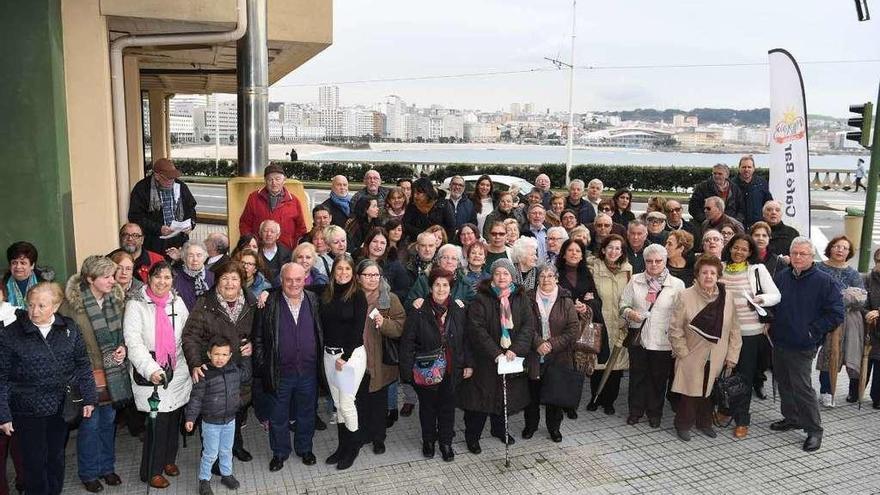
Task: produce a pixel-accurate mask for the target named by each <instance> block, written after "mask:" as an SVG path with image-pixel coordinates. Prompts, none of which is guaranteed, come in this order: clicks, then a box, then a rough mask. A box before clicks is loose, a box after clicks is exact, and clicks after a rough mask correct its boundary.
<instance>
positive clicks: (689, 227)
mask: <svg viewBox="0 0 880 495" xmlns="http://www.w3.org/2000/svg"><path fill="white" fill-rule="evenodd" d="M663 209H664V210H665V213H666V230H668V231H670V232H672V231H673V230H684V231H686V232H689V233H690V234H691V235H692V236H694V241H695V242H696V244H698V245H699V237H700V235H699V234H700V229H698V228H697V226H696V225H694V224H693V222H690V221H688V220H685V219H684V216H683V214H682V213H683V212H682V207H681V203H679V202H678V201H677V200H674V199H670V200H669V201H667V202H666V205H665V206H664V208H663Z"/></svg>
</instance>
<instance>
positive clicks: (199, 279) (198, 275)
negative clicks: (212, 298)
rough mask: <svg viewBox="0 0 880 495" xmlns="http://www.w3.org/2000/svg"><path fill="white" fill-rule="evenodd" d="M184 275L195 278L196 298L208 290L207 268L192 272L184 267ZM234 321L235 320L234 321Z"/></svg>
mask: <svg viewBox="0 0 880 495" xmlns="http://www.w3.org/2000/svg"><path fill="white" fill-rule="evenodd" d="M183 273H186V274H187V275H189V276H190V277H192V278H193V288H194V291H195V294H196V297H199V296H201V295H202V294H204V293H205V292H207V290H208V284H207V282H205V267H204V266H202V269H201V270H190V269H189V268H187V267H186V265H183ZM233 321H234V320H233Z"/></svg>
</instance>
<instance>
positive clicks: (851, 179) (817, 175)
mask: <svg viewBox="0 0 880 495" xmlns="http://www.w3.org/2000/svg"><path fill="white" fill-rule="evenodd" d="M810 173H811V174H813V180H811V181H810V189H822V190H825V191H849V190H850V189H852V188H854V187H855V176H856V171H855V170H844V169H822V168H820V169H813V170H811V171H810ZM841 175H842V176H843V180H841Z"/></svg>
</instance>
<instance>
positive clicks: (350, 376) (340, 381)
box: [336, 363, 358, 395]
mask: <svg viewBox="0 0 880 495" xmlns="http://www.w3.org/2000/svg"><path fill="white" fill-rule="evenodd" d="M336 384H337V386H338V387H339V390H340V391H341V392H342V393H343V394H351V395H354V394H356V393H357V389H358V383H357V381H356V380H355V370H354V366H351V365H350V364H348V363H345V365H344V366H343V367H342V371H340V372H339V373H336Z"/></svg>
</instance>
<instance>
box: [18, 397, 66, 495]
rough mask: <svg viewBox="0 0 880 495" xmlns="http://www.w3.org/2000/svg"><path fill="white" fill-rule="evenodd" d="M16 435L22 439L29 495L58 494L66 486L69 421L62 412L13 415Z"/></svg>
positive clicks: (26, 489) (22, 452)
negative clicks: (35, 415) (27, 415)
mask: <svg viewBox="0 0 880 495" xmlns="http://www.w3.org/2000/svg"><path fill="white" fill-rule="evenodd" d="M12 424H13V425H14V426H15V434H16V435H18V438H19V440H20V441H21V457H22V461H23V462H24V476H25V487H26V488H25V492H26V493H27V494H28V495H31V494H33V495H57V494H59V493H61V488H62V487H63V486H64V442H65V441H66V439H67V423H65V422H64V418H62V417H61V414H55V415H53V416H45V417H40V418H32V417H13V418H12Z"/></svg>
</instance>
